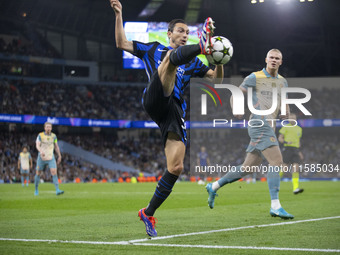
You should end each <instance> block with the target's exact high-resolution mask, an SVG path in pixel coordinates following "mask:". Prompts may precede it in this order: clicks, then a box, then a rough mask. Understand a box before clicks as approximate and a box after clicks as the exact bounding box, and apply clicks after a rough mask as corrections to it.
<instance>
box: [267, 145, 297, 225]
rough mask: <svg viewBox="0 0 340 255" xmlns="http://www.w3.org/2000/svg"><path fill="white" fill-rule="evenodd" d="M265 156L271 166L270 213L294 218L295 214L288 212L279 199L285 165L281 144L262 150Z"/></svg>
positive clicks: (268, 179) (268, 174)
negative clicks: (281, 177) (281, 168)
mask: <svg viewBox="0 0 340 255" xmlns="http://www.w3.org/2000/svg"><path fill="white" fill-rule="evenodd" d="M262 154H263V156H264V157H265V158H266V159H267V161H268V163H269V165H270V166H271V167H270V168H269V170H268V173H267V182H268V187H269V193H270V199H271V208H270V215H271V216H273V217H280V218H282V219H293V218H294V216H293V215H291V214H289V213H287V212H286V211H285V210H284V209H283V208H282V206H281V204H280V200H279V191H280V167H281V166H282V165H283V160H282V155H281V152H280V149H279V146H272V147H269V148H267V149H265V150H263V151H262Z"/></svg>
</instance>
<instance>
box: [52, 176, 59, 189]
mask: <svg viewBox="0 0 340 255" xmlns="http://www.w3.org/2000/svg"><path fill="white" fill-rule="evenodd" d="M52 179H53V183H54V186H55V190H56V191H58V190H59V182H58V175H57V174H56V175H53V176H52Z"/></svg>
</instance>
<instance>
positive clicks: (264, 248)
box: [133, 243, 340, 252]
mask: <svg viewBox="0 0 340 255" xmlns="http://www.w3.org/2000/svg"><path fill="white" fill-rule="evenodd" d="M133 245H141V246H162V247H180V248H206V249H207V248H208V249H242V250H275V251H311V252H340V250H336V249H313V248H281V247H257V246H224V245H191V244H158V243H133Z"/></svg>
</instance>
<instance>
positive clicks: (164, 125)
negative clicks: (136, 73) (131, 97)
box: [143, 71, 187, 147]
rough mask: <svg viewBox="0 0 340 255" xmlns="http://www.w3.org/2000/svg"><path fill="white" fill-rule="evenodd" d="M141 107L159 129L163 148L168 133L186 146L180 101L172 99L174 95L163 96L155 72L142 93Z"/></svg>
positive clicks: (183, 113) (183, 114)
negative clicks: (173, 134) (176, 136)
mask: <svg viewBox="0 0 340 255" xmlns="http://www.w3.org/2000/svg"><path fill="white" fill-rule="evenodd" d="M143 107H144V109H145V111H146V112H147V113H148V114H149V116H150V117H151V119H152V120H153V121H154V122H156V123H157V125H158V126H159V128H160V129H161V133H162V140H163V145H164V147H165V143H166V140H167V138H168V133H169V132H173V133H175V134H177V135H178V136H179V137H180V139H181V140H182V142H183V143H184V144H185V145H186V144H187V133H186V128H185V123H184V116H185V112H184V111H183V109H182V107H181V103H180V100H179V99H177V98H175V97H174V93H172V94H171V95H170V96H169V97H165V96H164V93H163V86H162V83H161V80H160V79H159V75H158V72H157V71H155V72H154V73H153V75H152V76H151V79H150V82H149V84H148V86H147V88H146V89H145V91H144V94H143Z"/></svg>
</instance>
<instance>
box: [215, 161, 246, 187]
mask: <svg viewBox="0 0 340 255" xmlns="http://www.w3.org/2000/svg"><path fill="white" fill-rule="evenodd" d="M241 166H242V165H239V166H237V167H236V169H235V171H232V170H231V171H230V172H228V173H227V174H226V175H224V176H223V177H222V178H221V179H219V180H218V181H216V182H214V183H213V184H212V189H213V190H214V191H217V190H218V189H219V188H220V187H223V186H224V185H226V184H228V183H233V182H236V181H238V180H240V179H241V178H243V177H244V176H246V175H248V174H249V173H248V172H245V171H242V170H241Z"/></svg>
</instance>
